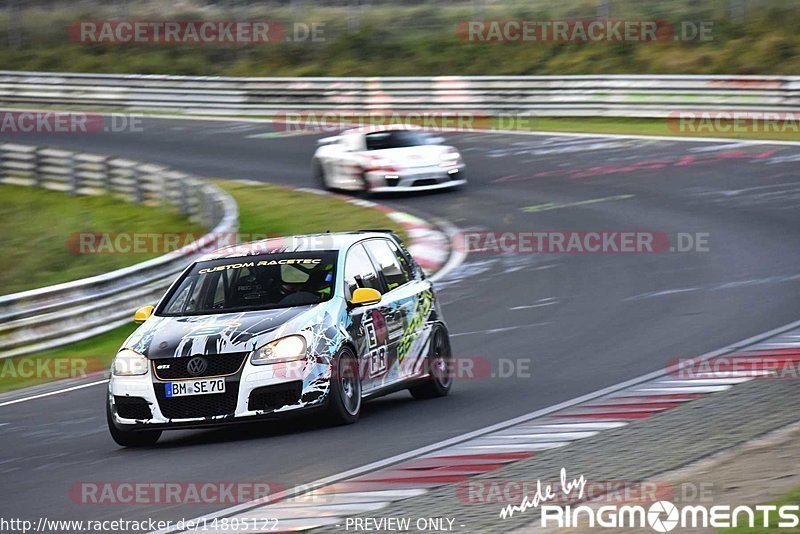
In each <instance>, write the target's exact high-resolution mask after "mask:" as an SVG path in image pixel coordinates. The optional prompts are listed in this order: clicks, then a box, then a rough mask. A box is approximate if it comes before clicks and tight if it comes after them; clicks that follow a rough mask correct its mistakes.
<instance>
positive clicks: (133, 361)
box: [112, 349, 150, 376]
mask: <svg viewBox="0 0 800 534" xmlns="http://www.w3.org/2000/svg"><path fill="white" fill-rule="evenodd" d="M149 363H150V361H149V360H148V359H147V358H145V357H144V356H142V355H141V354H139V353H138V352H136V351H133V350H131V349H122V350H121V351H119V352H118V353H117V356H116V357H115V358H114V366H113V368H112V373H113V374H114V376H141V375H144V374H147V367H148V364H149Z"/></svg>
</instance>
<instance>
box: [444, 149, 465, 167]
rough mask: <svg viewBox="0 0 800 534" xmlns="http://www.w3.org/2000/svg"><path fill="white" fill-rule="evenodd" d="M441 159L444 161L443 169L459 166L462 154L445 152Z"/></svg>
mask: <svg viewBox="0 0 800 534" xmlns="http://www.w3.org/2000/svg"><path fill="white" fill-rule="evenodd" d="M439 158H440V159H441V160H442V163H441V166H442V167H451V166H453V165H457V164H458V163H459V162H460V161H461V154H459V153H458V152H457V151H455V150H453V151H449V152H444V153H443V154H442V155H441V156H440V157H439Z"/></svg>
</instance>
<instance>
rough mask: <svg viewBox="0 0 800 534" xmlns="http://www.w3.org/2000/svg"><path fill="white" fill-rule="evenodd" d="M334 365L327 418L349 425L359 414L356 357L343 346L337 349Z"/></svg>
mask: <svg viewBox="0 0 800 534" xmlns="http://www.w3.org/2000/svg"><path fill="white" fill-rule="evenodd" d="M334 366H335V367H334V368H333V371H332V372H331V375H332V376H331V385H330V387H331V389H330V394H329V395H328V410H327V412H328V413H327V415H328V419H329V420H330V421H331V422H332V423H334V424H339V425H349V424H351V423H355V422H356V421H358V417H359V415H361V377H360V376H359V372H358V359H357V358H356V356H355V354H354V353H353V351H352V350H350V348H348V347H344V348H343V349H342V350H341V351H339V355H338V356H337V357H336V361H335V362H334Z"/></svg>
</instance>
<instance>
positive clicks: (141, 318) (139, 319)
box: [133, 306, 156, 324]
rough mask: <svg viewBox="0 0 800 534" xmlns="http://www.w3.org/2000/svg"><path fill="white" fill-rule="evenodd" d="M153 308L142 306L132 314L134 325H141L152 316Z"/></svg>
mask: <svg viewBox="0 0 800 534" xmlns="http://www.w3.org/2000/svg"><path fill="white" fill-rule="evenodd" d="M155 309H156V308H155V306H142V307H141V308H139V309H138V310H136V313H134V314H133V322H135V323H139V324H141V323H143V322H145V321H146V320H148V319H149V318H150V316H151V315H153V310H155Z"/></svg>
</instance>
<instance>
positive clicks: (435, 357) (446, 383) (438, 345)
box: [408, 328, 453, 399]
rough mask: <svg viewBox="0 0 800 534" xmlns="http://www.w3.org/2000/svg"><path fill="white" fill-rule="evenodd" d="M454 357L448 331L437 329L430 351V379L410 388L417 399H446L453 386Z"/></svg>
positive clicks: (428, 362)
mask: <svg viewBox="0 0 800 534" xmlns="http://www.w3.org/2000/svg"><path fill="white" fill-rule="evenodd" d="M452 359H453V355H452V353H451V351H450V338H449V336H448V335H447V330H445V329H444V328H437V329H436V331H435V332H434V333H433V338H432V339H431V346H430V349H429V350H428V361H427V365H428V377H427V378H426V379H425V380H424V381H423V382H421V383H419V384H417V385H416V386H414V387H411V388H409V389H408V390H409V391H410V392H411V395H412V396H413V397H414V398H415V399H432V398H435V397H444V396H446V395H447V394H448V393H450V388H451V387H452V385H453V369H452Z"/></svg>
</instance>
